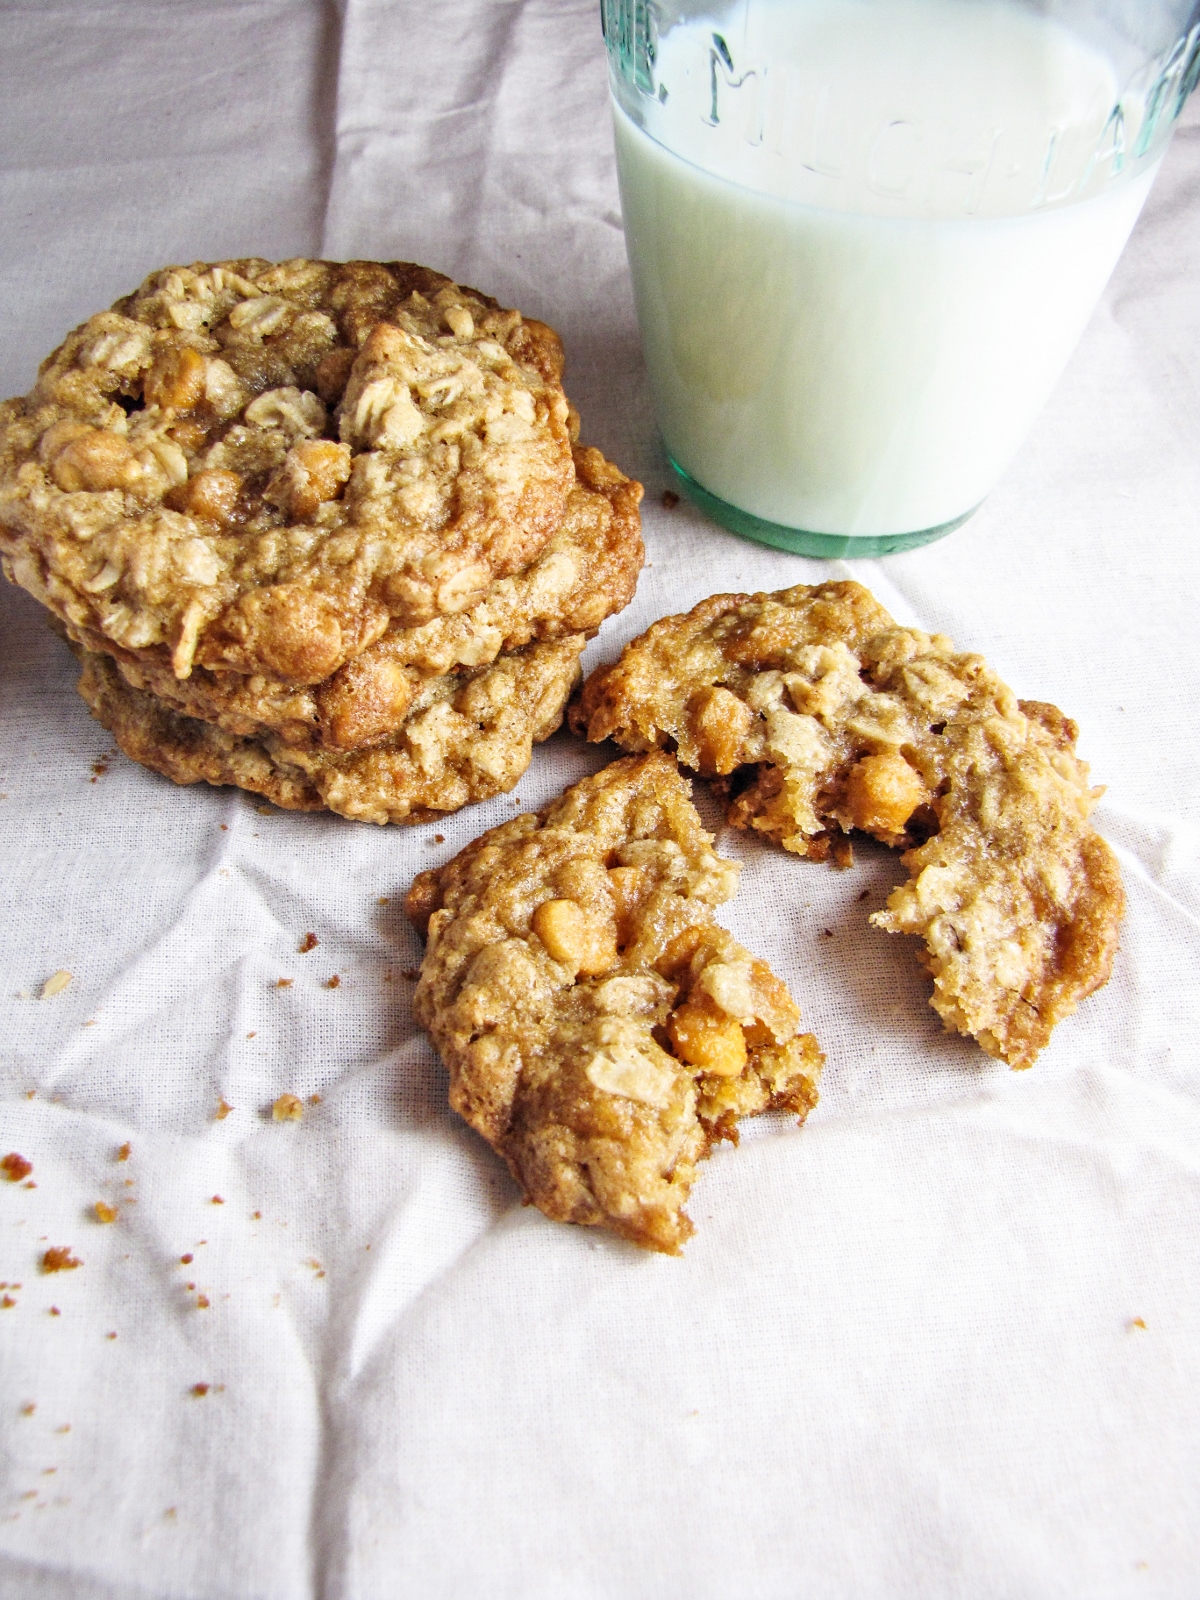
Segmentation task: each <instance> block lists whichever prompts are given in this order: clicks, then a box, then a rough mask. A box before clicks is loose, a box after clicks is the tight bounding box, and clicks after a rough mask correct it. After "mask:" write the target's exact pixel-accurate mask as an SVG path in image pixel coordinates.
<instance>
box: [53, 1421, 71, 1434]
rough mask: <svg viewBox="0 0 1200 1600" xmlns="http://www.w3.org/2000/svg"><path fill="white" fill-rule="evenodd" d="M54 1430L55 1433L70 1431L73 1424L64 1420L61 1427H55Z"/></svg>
mask: <svg viewBox="0 0 1200 1600" xmlns="http://www.w3.org/2000/svg"><path fill="white" fill-rule="evenodd" d="M54 1431H55V1433H70V1431H71V1424H70V1423H69V1422H64V1423H63V1425H62V1427H61V1428H55V1430H54Z"/></svg>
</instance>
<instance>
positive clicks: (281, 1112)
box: [271, 1094, 304, 1122]
mask: <svg viewBox="0 0 1200 1600" xmlns="http://www.w3.org/2000/svg"><path fill="white" fill-rule="evenodd" d="M303 1115H304V1102H303V1101H302V1100H301V1099H300V1096H299V1095H298V1094H281V1095H280V1096H279V1099H278V1100H276V1102H275V1104H274V1105H273V1106H272V1107H271V1119H272V1121H274V1122H299V1121H300V1118H301V1117H302V1116H303Z"/></svg>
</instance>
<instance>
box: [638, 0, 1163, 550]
mask: <svg viewBox="0 0 1200 1600" xmlns="http://www.w3.org/2000/svg"><path fill="white" fill-rule="evenodd" d="M737 17H738V18H741V21H740V23H739V24H738V26H737V27H736V28H735V27H733V26H732V25H731V26H730V27H729V28H728V29H727V30H726V31H724V32H722V29H721V25H720V19H718V20H717V21H716V22H714V21H712V20H709V21H707V22H691V23H688V22H684V23H679V24H677V25H676V26H675V27H673V28H671V29H670V30H669V31H668V32H666V33H665V34H664V35H663V36H662V37H661V38H660V39H659V40H658V41H657V58H656V62H655V77H656V80H657V82H658V83H659V84H660V85H662V86H663V88H660V90H659V97H658V98H657V99H651V98H650V97H649V96H646V97H644V101H643V103H641V104H639V105H637V106H636V107H633V106H632V105H631V109H635V110H636V112H637V114H638V116H639V117H640V119H641V121H642V123H643V126H638V125H637V123H636V122H635V121H634V120H633V119H632V118H631V116H629V115H628V114H627V113H626V112H625V111H623V110H622V109H621V108H620V107H619V106H618V107H617V108H616V109H615V112H614V115H615V123H616V146H617V157H618V166H619V172H620V183H621V199H622V207H623V211H624V220H625V229H626V235H627V240H628V245H629V255H630V262H631V265H632V270H633V279H634V290H635V295H636V299H637V308H638V319H639V323H640V326H641V330H642V338H643V344H644V349H645V354H646V362H647V367H648V370H649V374H650V379H651V384H652V389H653V394H654V401H655V407H656V412H657V416H658V420H659V425H660V428H661V430H662V434H663V438H664V440H665V442H666V445H667V448H668V450H669V452H670V454H671V456H672V458H673V459H674V461H675V462H676V463H677V465H678V466H679V467H681V468H682V469H683V470H684V472H685V473H687V474H689V475H690V476H691V477H692V478H693V479H694V480H695V481H696V482H697V483H699V484H700V485H701V486H702V487H703V488H704V489H706V490H708V491H709V492H710V493H711V494H713V495H716V496H717V497H719V498H720V499H721V500H723V501H726V502H728V503H730V504H731V505H733V506H736V507H738V508H740V509H741V510H743V511H748V512H750V513H752V514H753V515H754V516H756V517H759V518H762V519H765V520H766V521H768V522H772V523H776V524H782V525H783V526H784V527H787V528H799V529H805V530H809V531H811V532H816V533H822V534H843V535H845V534H850V535H875V536H879V535H896V534H907V533H912V532H916V531H920V530H927V529H933V528H936V527H939V526H940V525H943V524H945V523H949V522H952V521H954V520H956V519H958V518H961V517H962V516H964V515H966V514H967V513H969V512H970V511H971V510H972V509H973V508H974V507H975V506H977V505H978V503H979V502H980V501H981V500H982V499H983V497H984V496H985V495H986V494H987V492H988V491H989V489H990V488H991V487H992V485H993V484H994V483H995V481H996V479H997V478H998V477H999V475H1000V473H1001V472H1002V471H1003V469H1004V467H1005V465H1006V464H1007V463H1008V461H1009V460H1010V458H1011V457H1012V455H1013V453H1014V452H1015V450H1016V449H1017V447H1018V445H1019V444H1020V442H1021V440H1022V438H1023V437H1024V435H1025V434H1026V432H1027V431H1028V429H1029V428H1030V426H1031V424H1032V422H1033V420H1034V418H1035V417H1036V416H1037V413H1038V411H1039V410H1040V409H1041V407H1042V405H1043V404H1044V402H1045V400H1046V398H1047V397H1048V395H1049V394H1050V391H1051V389H1052V388H1053V386H1054V384H1055V382H1056V381H1057V379H1058V377H1059V375H1060V373H1061V371H1062V369H1063V367H1064V365H1065V364H1066V361H1067V359H1068V357H1069V355H1070V353H1071V351H1072V349H1073V348H1074V346H1075V344H1076V342H1077V340H1078V338H1079V336H1080V334H1081V333H1082V331H1083V328H1084V326H1085V324H1086V322H1087V320H1088V318H1089V316H1090V314H1091V312H1092V309H1093V307H1094V305H1095V303H1096V300H1097V298H1098V297H1099V295H1100V292H1101V290H1102V289H1103V287H1104V284H1105V282H1106V281H1107V279H1108V277H1109V275H1110V273H1111V271H1112V269H1113V266H1114V265H1115V263H1116V260H1117V257H1118V256H1119V254H1120V252H1121V249H1122V247H1123V245H1124V244H1125V241H1126V239H1127V238H1128V236H1129V232H1130V230H1131V229H1132V227H1133V224H1134V222H1135V221H1136V219H1137V215H1138V212H1139V211H1140V210H1141V207H1142V204H1143V202H1144V200H1145V198H1146V195H1147V193H1148V191H1149V188H1150V185H1151V183H1152V182H1153V179H1154V175H1155V172H1156V170H1157V165H1158V162H1159V160H1160V159H1161V154H1162V143H1163V141H1162V140H1161V139H1159V140H1158V141H1157V143H1155V142H1154V141H1153V138H1152V137H1148V136H1147V132H1146V127H1147V118H1148V116H1149V113H1148V112H1147V109H1146V107H1145V105H1144V104H1143V105H1139V104H1137V103H1135V102H1134V101H1133V100H1131V97H1130V95H1129V92H1128V88H1126V91H1125V98H1124V102H1123V106H1122V109H1121V112H1120V115H1119V116H1118V117H1117V118H1114V116H1113V108H1114V106H1116V105H1117V104H1118V101H1119V100H1120V99H1121V89H1120V85H1119V84H1118V80H1117V76H1116V71H1115V69H1114V65H1113V62H1112V60H1111V59H1110V55H1109V53H1108V51H1107V50H1102V49H1100V48H1098V47H1096V45H1094V44H1092V43H1089V42H1086V41H1084V40H1082V39H1080V38H1077V37H1075V36H1074V35H1072V34H1071V33H1069V32H1068V31H1067V30H1066V29H1065V28H1064V27H1062V26H1061V25H1059V24H1057V23H1055V22H1053V21H1050V20H1049V19H1047V18H1045V17H1043V16H1040V15H1038V14H1036V13H1033V12H1030V11H1028V10H1026V9H1025V8H1024V7H1023V6H1021V5H1019V4H1016V3H1013V0H904V3H901V4H887V5H882V6H881V5H879V4H874V3H872V0H799V3H797V0H790V3H789V0H776V3H766V4H759V5H758V6H757V7H756V8H754V7H752V8H751V9H750V14H749V19H748V21H747V19H746V17H745V14H744V12H743V11H742V10H741V9H740V8H739V10H738V12H737ZM664 89H665V91H666V92H665V93H664ZM1139 119H1140V123H1141V127H1140V131H1139ZM1154 132H1155V129H1154V127H1153V126H1152V125H1151V126H1150V127H1149V134H1150V135H1151V136H1152V135H1153V134H1154ZM1139 144H1140V146H1141V149H1140V151H1139V149H1138V146H1139Z"/></svg>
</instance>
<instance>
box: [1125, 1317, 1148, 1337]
mask: <svg viewBox="0 0 1200 1600" xmlns="http://www.w3.org/2000/svg"><path fill="white" fill-rule="evenodd" d="M1127 1326H1128V1328H1129V1331H1130V1333H1132V1332H1133V1330H1134V1329H1135V1328H1141V1329H1143V1330H1144V1329H1145V1326H1146V1319H1145V1317H1130V1319H1129V1322H1128V1324H1127Z"/></svg>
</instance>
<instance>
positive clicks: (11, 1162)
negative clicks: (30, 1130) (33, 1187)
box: [0, 1150, 33, 1183]
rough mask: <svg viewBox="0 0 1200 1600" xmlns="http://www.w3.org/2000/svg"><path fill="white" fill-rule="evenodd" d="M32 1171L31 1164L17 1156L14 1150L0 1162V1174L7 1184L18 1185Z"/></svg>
mask: <svg viewBox="0 0 1200 1600" xmlns="http://www.w3.org/2000/svg"><path fill="white" fill-rule="evenodd" d="M32 1171H33V1162H32V1161H26V1159H25V1157H24V1156H22V1155H18V1154H17V1152H16V1151H15V1150H10V1151H9V1153H8V1154H7V1155H6V1156H5V1157H4V1159H3V1160H2V1161H0V1172H2V1173H3V1174H4V1176H5V1177H6V1178H7V1179H8V1181H9V1183H20V1181H21V1179H22V1178H27V1177H28V1176H29V1174H30V1173H31V1172H32Z"/></svg>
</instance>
